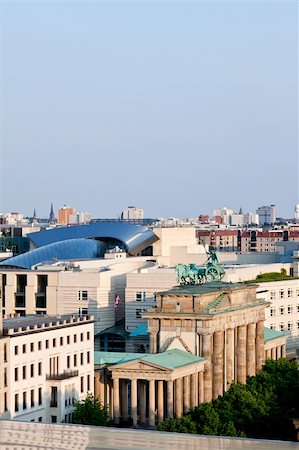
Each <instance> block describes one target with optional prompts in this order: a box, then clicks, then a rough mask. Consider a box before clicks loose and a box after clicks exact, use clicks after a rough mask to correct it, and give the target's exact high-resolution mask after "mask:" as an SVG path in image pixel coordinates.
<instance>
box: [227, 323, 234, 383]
mask: <svg viewBox="0 0 299 450" xmlns="http://www.w3.org/2000/svg"><path fill="white" fill-rule="evenodd" d="M234 347H235V331H234V329H232V328H229V329H228V330H226V384H227V386H225V390H226V388H227V387H229V386H230V384H231V382H232V381H233V380H234V378H235V376H234V375H235V364H234V361H235V349H234Z"/></svg>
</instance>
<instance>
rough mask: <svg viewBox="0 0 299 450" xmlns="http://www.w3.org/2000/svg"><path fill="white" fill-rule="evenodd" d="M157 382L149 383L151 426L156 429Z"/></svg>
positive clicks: (151, 381)
mask: <svg viewBox="0 0 299 450" xmlns="http://www.w3.org/2000/svg"><path fill="white" fill-rule="evenodd" d="M155 394H156V393H155V380H150V381H149V410H148V415H149V426H150V427H154V426H155V406H156V402H155Z"/></svg>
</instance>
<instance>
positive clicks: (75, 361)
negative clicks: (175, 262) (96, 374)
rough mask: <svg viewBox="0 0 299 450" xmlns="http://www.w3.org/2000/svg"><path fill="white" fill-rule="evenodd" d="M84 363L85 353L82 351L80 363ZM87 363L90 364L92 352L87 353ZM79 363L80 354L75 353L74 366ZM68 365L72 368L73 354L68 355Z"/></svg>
mask: <svg viewBox="0 0 299 450" xmlns="http://www.w3.org/2000/svg"><path fill="white" fill-rule="evenodd" d="M83 364H84V353H83V352H82V353H80V365H81V366H83ZM86 364H90V352H87V353H86ZM77 365H78V354H77V353H75V354H74V355H73V366H74V367H77ZM66 366H67V368H68V369H70V368H71V355H67V357H66Z"/></svg>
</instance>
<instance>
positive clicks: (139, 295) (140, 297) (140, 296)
mask: <svg viewBox="0 0 299 450" xmlns="http://www.w3.org/2000/svg"><path fill="white" fill-rule="evenodd" d="M135 299H136V302H144V301H145V299H146V297H145V292H136V297H135Z"/></svg>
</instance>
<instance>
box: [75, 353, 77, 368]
mask: <svg viewBox="0 0 299 450" xmlns="http://www.w3.org/2000/svg"><path fill="white" fill-rule="evenodd" d="M74 367H77V355H74Z"/></svg>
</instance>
